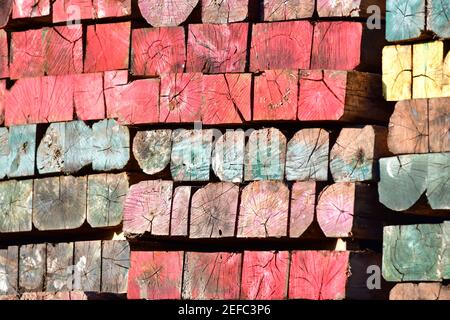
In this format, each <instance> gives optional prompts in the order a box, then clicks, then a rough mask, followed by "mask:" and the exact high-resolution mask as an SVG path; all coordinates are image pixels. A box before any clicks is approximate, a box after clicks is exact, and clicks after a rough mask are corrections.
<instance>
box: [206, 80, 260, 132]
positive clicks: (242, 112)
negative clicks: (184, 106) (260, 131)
mask: <svg viewBox="0 0 450 320" xmlns="http://www.w3.org/2000/svg"><path fill="white" fill-rule="evenodd" d="M202 82H203V89H202V109H201V118H202V123H203V124H241V123H243V122H247V121H250V120H251V112H252V107H251V106H252V103H251V87H252V75H251V74H250V73H235V74H233V73H228V74H209V75H204V76H203V81H202Z"/></svg>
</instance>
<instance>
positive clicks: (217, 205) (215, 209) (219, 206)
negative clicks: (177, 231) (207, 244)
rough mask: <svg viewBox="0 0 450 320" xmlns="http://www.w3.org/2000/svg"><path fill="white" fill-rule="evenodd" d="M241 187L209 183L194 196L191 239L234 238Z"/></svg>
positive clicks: (191, 213)
mask: <svg viewBox="0 0 450 320" xmlns="http://www.w3.org/2000/svg"><path fill="white" fill-rule="evenodd" d="M238 198H239V187H238V186H237V185H235V184H233V183H230V182H219V183H209V184H207V185H206V186H205V187H203V188H201V189H199V190H197V191H196V192H195V193H194V195H193V196H192V202H191V211H190V228H189V237H190V238H229V237H234V235H235V229H236V221H237V210H238Z"/></svg>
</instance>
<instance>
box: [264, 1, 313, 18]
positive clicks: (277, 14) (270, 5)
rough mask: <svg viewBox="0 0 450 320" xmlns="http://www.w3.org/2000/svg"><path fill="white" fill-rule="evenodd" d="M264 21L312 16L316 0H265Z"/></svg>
mask: <svg viewBox="0 0 450 320" xmlns="http://www.w3.org/2000/svg"><path fill="white" fill-rule="evenodd" d="M263 7H264V11H263V20H264V21H284V20H297V19H303V18H312V16H313V13H314V8H315V0H305V1H301V0H288V1H281V0H264V4H263Z"/></svg>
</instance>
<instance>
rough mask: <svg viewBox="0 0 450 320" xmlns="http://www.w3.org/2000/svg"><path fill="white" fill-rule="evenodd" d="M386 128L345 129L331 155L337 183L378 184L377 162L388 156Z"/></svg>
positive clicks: (331, 164)
mask: <svg viewBox="0 0 450 320" xmlns="http://www.w3.org/2000/svg"><path fill="white" fill-rule="evenodd" d="M387 134H388V131H387V129H386V128H385V127H380V126H370V125H367V126H365V127H363V128H343V129H342V130H341V132H340V133H339V137H338V138H337V140H336V143H335V144H334V146H333V148H332V149H331V152H330V171H331V175H332V176H333V180H334V181H335V182H356V181H377V180H378V178H379V177H378V159H379V158H381V157H385V156H387V155H389V154H390V153H389V151H388V149H387V143H386V141H387Z"/></svg>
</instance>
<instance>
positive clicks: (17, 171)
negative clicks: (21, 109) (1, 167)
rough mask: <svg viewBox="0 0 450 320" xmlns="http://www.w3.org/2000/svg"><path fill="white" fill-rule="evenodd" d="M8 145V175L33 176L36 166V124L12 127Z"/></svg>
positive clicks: (10, 176)
mask: <svg viewBox="0 0 450 320" xmlns="http://www.w3.org/2000/svg"><path fill="white" fill-rule="evenodd" d="M8 146H9V148H8V149H9V156H8V166H9V168H8V173H7V175H8V177H9V178H15V177H24V176H32V175H33V174H34V167H35V153H36V125H26V126H13V127H10V128H9V137H8Z"/></svg>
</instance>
